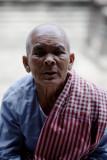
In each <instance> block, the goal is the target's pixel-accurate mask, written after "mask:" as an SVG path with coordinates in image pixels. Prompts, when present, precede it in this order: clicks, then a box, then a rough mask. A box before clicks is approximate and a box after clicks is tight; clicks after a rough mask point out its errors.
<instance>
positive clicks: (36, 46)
mask: <svg viewBox="0 0 107 160" xmlns="http://www.w3.org/2000/svg"><path fill="white" fill-rule="evenodd" d="M41 49H44V48H43V46H41V45H40V44H37V45H35V46H34V47H33V50H41Z"/></svg>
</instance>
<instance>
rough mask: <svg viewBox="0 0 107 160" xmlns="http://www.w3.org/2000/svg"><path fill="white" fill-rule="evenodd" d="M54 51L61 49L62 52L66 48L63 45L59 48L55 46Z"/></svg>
mask: <svg viewBox="0 0 107 160" xmlns="http://www.w3.org/2000/svg"><path fill="white" fill-rule="evenodd" d="M54 49H58V50H59V49H61V50H65V47H64V46H62V45H58V46H54Z"/></svg>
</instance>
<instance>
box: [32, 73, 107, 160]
mask: <svg viewBox="0 0 107 160" xmlns="http://www.w3.org/2000/svg"><path fill="white" fill-rule="evenodd" d="M106 124H107V92H106V91H103V90H101V89H98V88H97V87H96V86H95V85H94V84H92V83H89V82H87V81H85V80H84V79H83V78H81V77H79V76H78V75H77V74H76V73H75V72H74V71H72V72H71V73H68V81H67V84H66V85H65V87H64V89H63V91H62V93H61V94H60V96H59V97H58V99H57V101H56V104H55V105H54V107H53V110H52V111H51V113H50V114H49V116H48V118H47V119H46V122H45V124H44V126H43V128H42V131H41V134H40V137H39V140H38V143H37V146H36V149H35V154H34V160H70V159H72V160H80V159H82V160H83V159H86V158H87V157H88V156H89V155H90V154H91V153H92V152H93V151H94V150H95V148H96V147H97V146H98V144H99V143H100V141H101V139H102V137H103V135H104V132H105V128H106Z"/></svg>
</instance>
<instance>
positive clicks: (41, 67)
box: [28, 31, 70, 86]
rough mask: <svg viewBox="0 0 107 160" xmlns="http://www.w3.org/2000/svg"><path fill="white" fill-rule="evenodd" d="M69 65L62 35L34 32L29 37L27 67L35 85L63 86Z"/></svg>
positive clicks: (68, 55)
mask: <svg viewBox="0 0 107 160" xmlns="http://www.w3.org/2000/svg"><path fill="white" fill-rule="evenodd" d="M69 63H70V54H68V49H67V45H66V42H65V39H64V35H61V34H59V33H57V32H54V31H53V32H47V33H44V31H43V32H40V31H38V32H36V33H34V34H33V35H32V37H31V49H30V53H29V55H28V65H29V68H30V71H31V72H32V74H33V76H34V79H35V82H36V85H41V86H55V85H56V86H57V85H60V84H64V83H65V80H66V75H67V71H68V67H69Z"/></svg>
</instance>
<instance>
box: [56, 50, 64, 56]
mask: <svg viewBox="0 0 107 160" xmlns="http://www.w3.org/2000/svg"><path fill="white" fill-rule="evenodd" d="M54 54H55V55H60V54H64V52H63V51H59V50H57V51H54Z"/></svg>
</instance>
